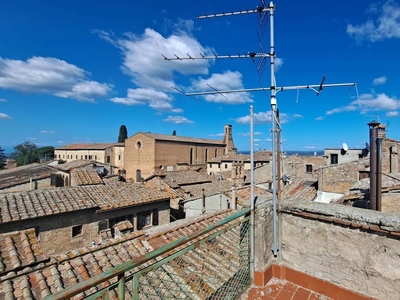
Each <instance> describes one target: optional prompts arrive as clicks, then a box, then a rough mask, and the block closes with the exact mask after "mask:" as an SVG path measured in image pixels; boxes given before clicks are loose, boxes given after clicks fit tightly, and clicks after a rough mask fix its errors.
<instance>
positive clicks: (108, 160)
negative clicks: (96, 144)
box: [107, 155, 111, 164]
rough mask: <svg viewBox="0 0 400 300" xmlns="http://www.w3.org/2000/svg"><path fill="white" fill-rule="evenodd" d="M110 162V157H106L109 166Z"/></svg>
mask: <svg viewBox="0 0 400 300" xmlns="http://www.w3.org/2000/svg"><path fill="white" fill-rule="evenodd" d="M110 161H111V157H110V155H108V156H107V163H108V164H109V163H110Z"/></svg>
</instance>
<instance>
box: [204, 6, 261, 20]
mask: <svg viewBox="0 0 400 300" xmlns="http://www.w3.org/2000/svg"><path fill="white" fill-rule="evenodd" d="M267 11H268V8H267V7H257V8H256V9H245V10H240V11H235V12H234V11H231V12H227V13H226V12H222V13H219V14H216V13H212V14H204V15H202V16H197V19H210V18H218V17H229V16H237V15H247V14H252V13H258V14H259V13H261V12H267Z"/></svg>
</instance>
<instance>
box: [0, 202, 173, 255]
mask: <svg viewBox="0 0 400 300" xmlns="http://www.w3.org/2000/svg"><path fill="white" fill-rule="evenodd" d="M153 209H158V224H159V225H164V224H168V223H169V221H170V211H169V201H160V202H155V203H148V204H146V205H137V206H132V207H128V208H124V209H116V210H110V211H105V212H96V210H94V209H87V210H80V211H73V212H70V213H63V214H55V215H51V216H47V217H39V218H33V219H28V220H20V221H16V222H7V223H3V224H2V225H1V228H0V233H6V232H12V231H17V230H24V229H28V228H36V233H37V234H38V239H39V242H40V246H41V248H42V249H43V251H44V252H46V253H53V254H54V253H55V254H57V253H62V252H65V251H67V250H73V249H77V248H79V247H84V246H90V245H91V242H92V241H94V242H95V243H100V242H101V238H100V236H99V222H100V221H102V220H109V219H112V218H117V217H119V216H127V215H133V226H134V230H135V231H136V230H137V214H138V213H141V212H143V211H147V210H153ZM78 225H83V226H82V234H80V235H77V236H75V237H73V236H72V227H74V226H78Z"/></svg>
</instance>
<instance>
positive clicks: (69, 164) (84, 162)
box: [54, 159, 96, 171]
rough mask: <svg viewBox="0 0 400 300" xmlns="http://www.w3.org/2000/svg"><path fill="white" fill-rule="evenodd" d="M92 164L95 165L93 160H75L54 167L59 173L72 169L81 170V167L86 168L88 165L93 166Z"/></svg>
mask: <svg viewBox="0 0 400 300" xmlns="http://www.w3.org/2000/svg"><path fill="white" fill-rule="evenodd" d="M93 163H96V162H95V161H94V160H84V159H83V160H82V159H77V160H73V161H69V162H66V163H63V164H59V165H56V166H54V167H55V168H57V169H58V170H61V171H71V170H72V169H76V168H82V167H86V166H89V165H93Z"/></svg>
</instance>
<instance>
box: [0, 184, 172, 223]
mask: <svg viewBox="0 0 400 300" xmlns="http://www.w3.org/2000/svg"><path fill="white" fill-rule="evenodd" d="M169 197H170V195H169V194H168V193H167V192H164V191H159V190H157V189H150V188H146V187H144V186H141V185H138V184H136V183H128V182H117V181H112V180H108V181H107V183H106V185H93V186H81V187H64V188H55V189H48V190H37V191H29V192H21V193H5V194H0V223H6V222H12V221H18V220H24V219H30V218H37V217H43V216H48V215H55V214H59V213H66V212H71V211H76V210H83V209H90V208H93V209H95V208H100V210H108V209H115V208H121V207H128V206H133V205H139V204H142V203H148V202H156V201H161V200H167V199H168V200H169Z"/></svg>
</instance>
